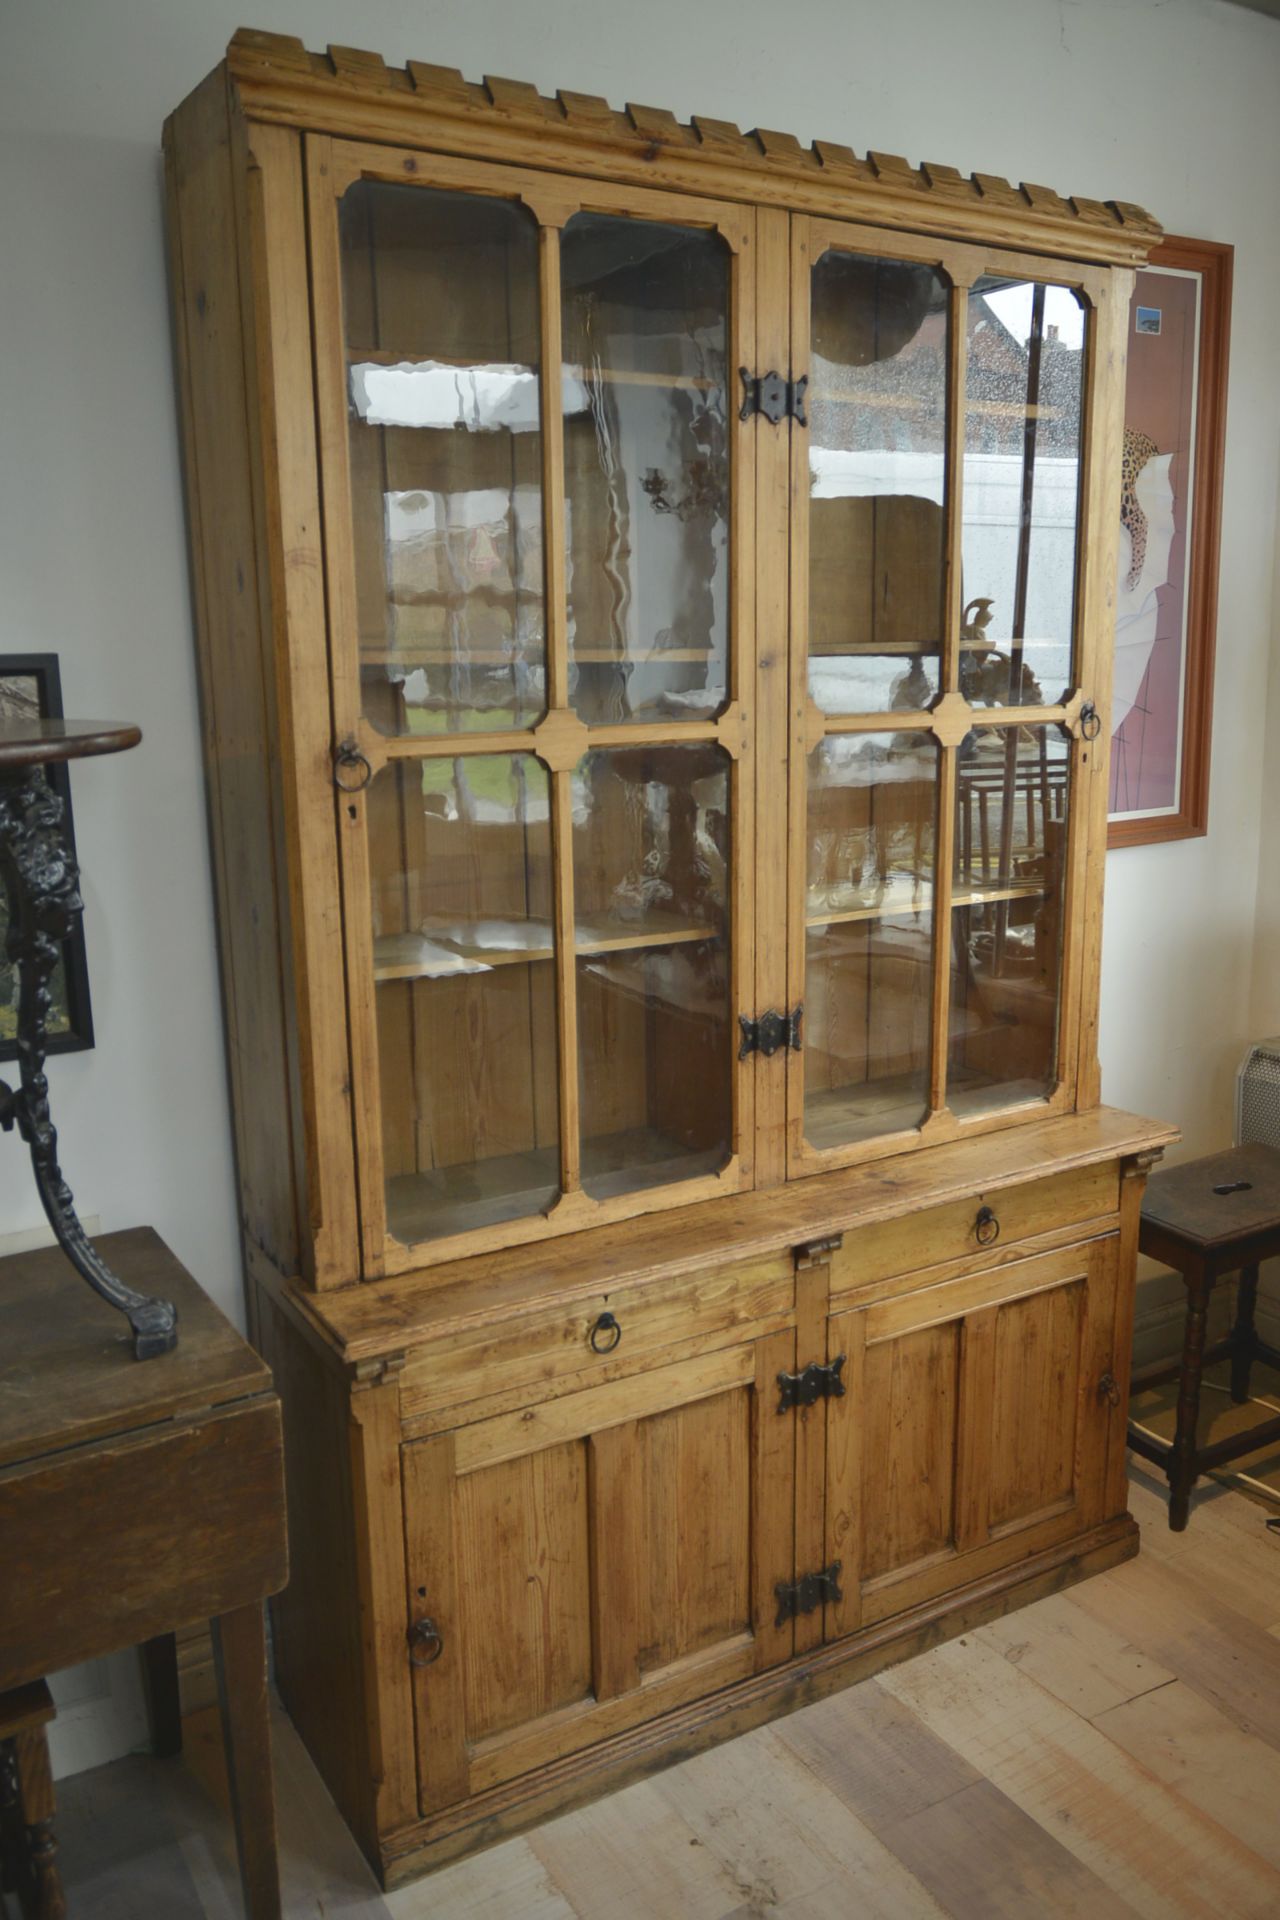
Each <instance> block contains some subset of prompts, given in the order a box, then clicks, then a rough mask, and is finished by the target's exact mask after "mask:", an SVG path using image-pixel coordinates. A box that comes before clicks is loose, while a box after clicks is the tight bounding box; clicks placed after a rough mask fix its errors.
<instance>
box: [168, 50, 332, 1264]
mask: <svg viewBox="0 0 1280 1920" xmlns="http://www.w3.org/2000/svg"><path fill="white" fill-rule="evenodd" d="M284 137H285V138H289V137H290V136H284ZM165 157H166V173H167V182H168V211H169V240H170V252H171V258H172V266H173V276H174V289H173V293H174V315H173V319H174V332H175V344H176V352H177V360H178V370H179V380H180V388H181V400H182V426H183V450H184V456H185V463H186V477H187V504H188V519H189V525H190V540H191V570H192V588H193V599H194V605H195V615H196V631H197V642H198V659H199V666H200V696H201V719H202V729H203V736H204V758H205V771H206V780H207V785H208V804H209V815H210V827H211V841H212V851H213V871H214V882H215V887H216V892H217V899H218V928H219V939H220V945H221V954H222V969H221V979H222V995H223V1012H224V1018H225V1022H226V1045H227V1055H228V1064H229V1069H230V1077H231V1086H232V1095H233V1098H232V1108H233V1115H234V1121H235V1129H236V1170H237V1176H238V1180H239V1189H240V1214H241V1219H242V1221H243V1224H244V1226H245V1229H246V1231H248V1232H249V1233H251V1234H252V1235H253V1237H254V1238H255V1239H256V1240H257V1241H258V1242H259V1243H260V1244H261V1245H263V1246H265V1247H267V1248H268V1249H270V1251H271V1253H272V1254H273V1256H274V1257H275V1258H276V1259H278V1260H279V1261H280V1263H281V1265H282V1266H284V1267H285V1268H286V1269H288V1270H289V1271H293V1270H295V1269H296V1267H297V1264H298V1259H299V1253H300V1245H299V1228H298V1214H299V1195H298V1193H297V1189H296V1182H295V1168H294V1161H293V1136H292V1125H293V1115H292V1099H291V1084H290V1067H289V1062H288V1060H287V1057H286V1038H285V1036H286V1034H287V1032H288V1030H289V1019H288V1013H287V1009H286V1007H285V1004H284V996H285V974H284V971H283V968H284V938H285V930H284V927H283V926H282V921H281V902H280V900H279V898H278V896H277V890H276V872H275V865H274V842H275V837H276V832H277V831H278V830H279V827H280V821H279V817H278V807H279V795H278V794H277V792H276V791H275V790H274V782H273V777H272V754H273V752H274V733H275V730H276V726H277V716H276V713H275V710H274V705H273V702H272V698H271V677H270V674H269V672H264V653H265V652H267V650H268V646H269V642H268V637H267V634H266V631H265V624H266V621H267V620H268V619H269V613H268V612H267V611H266V610H265V609H264V607H263V605H262V604H261V602H260V600H259V595H258V591H257V586H258V578H259V562H260V557H261V556H260V546H259V541H260V534H259V528H258V525H257V524H256V518H255V491H256V489H255V476H254V474H253V449H252V447H251V444H250V437H249V426H248V416H249V402H250V398H251V394H252V388H251V384H250V381H251V369H249V368H247V367H246V357H247V350H246V342H245V341H244V339H243V337H242V333H241V305H240V300H241V288H240V276H239V265H238V258H237V252H238V246H239V233H238V230H237V223H236V209H235V197H234V184H233V151H232V134H231V128H230V125H229V122H228V114H227V96H226V85H225V78H224V76H223V74H222V73H221V72H218V73H215V74H211V75H210V76H209V79H208V80H207V81H206V82H205V83H204V85H203V86H202V87H201V88H200V89H199V90H198V91H197V92H196V93H194V94H192V96H191V97H190V99H189V100H188V101H187V102H186V103H185V105H184V106H183V107H182V109H181V110H180V111H179V112H178V113H177V114H175V115H174V116H173V117H172V119H171V120H170V121H169V122H168V123H167V125H166V129H165Z"/></svg>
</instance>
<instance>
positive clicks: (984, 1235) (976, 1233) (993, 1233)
mask: <svg viewBox="0 0 1280 1920" xmlns="http://www.w3.org/2000/svg"><path fill="white" fill-rule="evenodd" d="M973 1237H974V1239H975V1240H976V1241H977V1243H978V1245H979V1246H980V1247H993V1246H994V1245H995V1243H996V1241H997V1240H998V1239H999V1238H1000V1222H999V1220H998V1219H997V1218H996V1213H995V1208H994V1207H979V1208H978V1217H977V1219H976V1220H975V1221H974V1223H973Z"/></svg>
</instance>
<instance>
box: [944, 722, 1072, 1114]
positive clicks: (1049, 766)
mask: <svg viewBox="0 0 1280 1920" xmlns="http://www.w3.org/2000/svg"><path fill="white" fill-rule="evenodd" d="M1070 758H1071V748H1070V743H1069V741H1068V740H1067V739H1066V738H1065V736H1064V735H1063V734H1062V732H1061V731H1060V730H1059V729H1058V728H1057V727H1013V728H999V729H998V728H995V727H980V728H976V729H975V730H974V731H973V732H972V733H970V735H969V736H968V738H967V740H965V742H964V744H963V745H962V746H961V748H960V755H959V764H958V767H957V778H956V851H955V874H954V894H953V902H954V904H953V911H952V920H953V925H952V930H951V931H952V942H951V1027H950V1034H949V1040H948V1057H947V1105H948V1106H949V1107H950V1108H951V1109H952V1111H953V1112H955V1113H957V1114H960V1115H962V1116H963V1115H969V1114H975V1113H984V1112H987V1111H988V1110H989V1109H992V1108H997V1107H1007V1106H1013V1105H1015V1104H1016V1103H1017V1102H1018V1101H1020V1100H1036V1099H1043V1098H1044V1097H1045V1096H1046V1095H1047V1094H1049V1093H1051V1092H1052V1090H1053V1087H1054V1084H1055V1081H1056V1078H1057V1074H1056V1062H1057V1042H1058V989H1059V981H1060V977H1061V972H1062V911H1063V888H1064V884H1065V872H1066V848H1067V779H1068V772H1069V767H1070Z"/></svg>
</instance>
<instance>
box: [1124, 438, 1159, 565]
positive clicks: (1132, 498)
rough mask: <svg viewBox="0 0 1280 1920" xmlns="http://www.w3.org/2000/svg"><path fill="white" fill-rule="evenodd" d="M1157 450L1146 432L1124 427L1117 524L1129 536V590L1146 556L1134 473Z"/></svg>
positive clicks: (1144, 519)
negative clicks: (1122, 463) (1118, 522)
mask: <svg viewBox="0 0 1280 1920" xmlns="http://www.w3.org/2000/svg"><path fill="white" fill-rule="evenodd" d="M1159 451H1160V449H1159V447H1158V446H1157V445H1156V443H1155V441H1154V440H1153V439H1152V438H1151V437H1150V435H1149V434H1145V433H1139V432H1138V430H1137V428H1136V427H1126V428H1125V430H1124V465H1123V467H1122V468H1121V474H1122V481H1121V491H1120V525H1121V526H1122V527H1123V528H1124V529H1125V530H1126V532H1127V533H1128V535H1129V539H1130V542H1131V543H1132V544H1131V548H1130V564H1129V591H1130V593H1132V592H1133V589H1134V588H1135V587H1136V586H1137V584H1138V582H1139V580H1141V578H1142V568H1143V564H1144V562H1145V560H1146V557H1147V516H1146V514H1145V513H1144V512H1143V511H1142V508H1141V507H1140V506H1139V505H1138V475H1139V474H1140V473H1141V472H1142V469H1143V468H1144V467H1145V466H1146V464H1147V462H1148V460H1150V459H1152V458H1153V457H1154V456H1155V455H1156V454H1157V453H1159Z"/></svg>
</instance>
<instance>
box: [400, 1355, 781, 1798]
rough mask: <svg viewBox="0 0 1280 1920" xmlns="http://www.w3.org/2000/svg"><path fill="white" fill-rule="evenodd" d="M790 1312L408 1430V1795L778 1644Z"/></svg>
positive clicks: (575, 1741) (479, 1770) (586, 1735)
mask: <svg viewBox="0 0 1280 1920" xmlns="http://www.w3.org/2000/svg"><path fill="white" fill-rule="evenodd" d="M794 1353H795V1338H794V1335H793V1334H792V1333H781V1334H774V1335H769V1336H766V1337H763V1338H760V1339H758V1340H754V1341H750V1342H745V1343H742V1344H740V1345H738V1346H735V1347H729V1348H726V1349H724V1350H723V1351H721V1352H718V1353H712V1354H708V1355H703V1356H700V1357H699V1358H697V1359H694V1360H684V1361H679V1362H677V1363H676V1364H674V1365H670V1366H665V1367H658V1368H655V1369H654V1370H653V1371H651V1372H648V1373H644V1374H641V1375H639V1376H635V1377H632V1378H628V1379H623V1380H617V1381H614V1382H612V1383H611V1384H608V1385H605V1386H600V1387H591V1388H587V1389H585V1390H583V1391H580V1392H577V1393H570V1394H567V1395H565V1396H564V1397H563V1398H561V1399H558V1400H550V1401H543V1402H542V1403H540V1404H539V1405H537V1406H535V1407H530V1408H528V1409H525V1410H523V1411H519V1412H515V1413H510V1414H502V1415H500V1416H498V1417H496V1418H493V1419H489V1420H482V1421H479V1422H477V1423H475V1424H474V1425H472V1426H463V1427H458V1428H456V1429H454V1430H452V1431H450V1432H446V1433H442V1434H437V1435H433V1436H432V1437H430V1438H427V1439H423V1440H419V1441H416V1442H413V1443H412V1444H410V1445H407V1446H406V1447H405V1448H404V1452H403V1459H404V1486H405V1512H406V1525H407V1559H406V1565H407V1573H408V1583H409V1610H410V1619H411V1621H412V1622H414V1623H415V1624H414V1626H413V1627H412V1629H411V1633H410V1650H409V1652H410V1660H411V1671H412V1676H413V1692H414V1709H415V1716H416V1729H417V1742H418V1765H419V1783H420V1793H421V1801H422V1811H423V1812H424V1813H429V1812H432V1811H434V1810H435V1809H437V1808H439V1807H443V1806H448V1805H449V1804H451V1803H452V1802H453V1801H455V1800H458V1799H461V1798H465V1797H468V1796H470V1795H474V1794H478V1793H483V1792H484V1791H485V1790H486V1789H488V1788H493V1787H498V1786H500V1785H501V1784H502V1783H503V1782H505V1781H509V1780H512V1779H515V1778H517V1777H518V1776H519V1775H521V1774H524V1773H527V1772H529V1771H530V1770H531V1769H532V1768H535V1767H541V1766H544V1765H546V1764H548V1763H550V1762H552V1761H554V1760H558V1759H562V1758H564V1757H565V1756H567V1755H570V1754H573V1753H576V1752H578V1751H579V1750H580V1749H582V1748H584V1747H587V1746H590V1745H591V1744H592V1742H594V1741H597V1740H601V1739H604V1738H605V1737H606V1736H608V1735H610V1734H616V1733H619V1732H622V1731H624V1730H625V1729H626V1728H628V1727H631V1726H634V1725H636V1724H638V1723H639V1722H641V1721H644V1720H649V1719H652V1718H653V1717H654V1716H655V1715H656V1714H660V1713H662V1712H664V1711H667V1710H668V1709H670V1708H673V1707H677V1706H681V1705H683V1704H685V1703H687V1702H690V1701H693V1700H697V1699H699V1698H700V1697H702V1696H703V1695H706V1694H710V1693H713V1692H715V1691H716V1690H717V1689H718V1688H721V1687H724V1686H726V1685H728V1684H729V1683H730V1682H732V1681H734V1680H739V1679H742V1678H743V1677H744V1676H746V1675H747V1674H750V1673H753V1672H757V1671H759V1670H761V1669H762V1668H765V1667H769V1666H773V1665H775V1664H776V1663H777V1662H779V1661H782V1660H785V1659H786V1658H787V1657H788V1656H789V1655H790V1653H791V1650H792V1629H791V1626H790V1624H781V1625H780V1624H779V1623H778V1620H777V1601H776V1598H775V1593H774V1588H775V1586H776V1585H777V1584H778V1583H779V1582H780V1581H781V1582H785V1581H788V1580H790V1579H791V1577H792V1559H793V1548H792V1541H793V1510H794V1493H795V1488H794V1478H795V1426H794V1422H792V1421H791V1420H784V1419H779V1418H778V1416H777V1412H776V1406H777V1397H778V1392H777V1384H776V1377H777V1374H778V1373H779V1372H780V1371H784V1370H786V1369H789V1368H791V1367H792V1366H793V1364H794Z"/></svg>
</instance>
